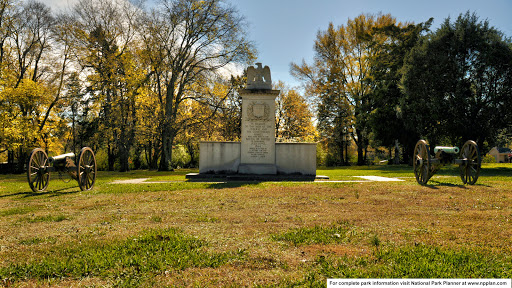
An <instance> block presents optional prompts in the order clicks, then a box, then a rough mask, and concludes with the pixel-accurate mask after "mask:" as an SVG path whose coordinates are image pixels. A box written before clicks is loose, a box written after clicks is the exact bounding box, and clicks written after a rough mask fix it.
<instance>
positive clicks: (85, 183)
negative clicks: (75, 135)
mask: <svg viewBox="0 0 512 288" xmlns="http://www.w3.org/2000/svg"><path fill="white" fill-rule="evenodd" d="M77 171H78V175H77V180H78V185H79V186H80V190H82V191H86V190H91V189H92V187H93V186H94V182H96V158H95V157H94V152H92V149H91V148H89V147H84V148H82V150H80V154H79V155H78V167H77Z"/></svg>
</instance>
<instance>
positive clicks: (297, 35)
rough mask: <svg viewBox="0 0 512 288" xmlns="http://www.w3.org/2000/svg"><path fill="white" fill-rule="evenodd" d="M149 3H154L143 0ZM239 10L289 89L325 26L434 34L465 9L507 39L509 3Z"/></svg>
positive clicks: (404, 1)
mask: <svg viewBox="0 0 512 288" xmlns="http://www.w3.org/2000/svg"><path fill="white" fill-rule="evenodd" d="M42 1H43V2H45V3H47V4H49V5H51V6H52V7H53V8H57V9H58V8H66V7H69V5H70V4H72V3H74V2H75V1H76V0H42ZM147 1H148V4H150V3H152V2H154V1H157V0H147ZM225 1H229V2H231V3H233V4H234V5H235V6H236V7H238V9H239V11H240V13H241V14H242V15H244V16H245V17H246V19H247V21H248V22H249V25H250V26H249V35H248V37H249V38H250V39H251V40H252V41H254V43H255V44H256V47H257V49H258V52H259V53H258V62H262V63H263V64H264V65H268V66H269V67H270V69H271V71H272V80H273V81H277V80H281V81H284V82H285V83H286V84H288V85H290V86H297V85H299V84H300V83H299V82H297V80H295V79H294V78H293V77H292V76H291V75H290V73H289V70H290V63H292V62H295V63H300V62H302V59H305V60H306V62H308V63H311V62H312V60H313V56H314V51H313V45H314V41H315V39H316V35H317V32H318V31H319V30H325V29H326V28H327V26H328V25H329V22H333V23H334V25H335V26H339V25H342V24H343V25H344V24H346V23H347V21H348V19H353V18H355V17H357V16H358V15H360V14H362V13H371V14H377V13H379V12H382V13H383V14H387V13H389V14H391V15H392V16H393V17H395V18H396V19H397V20H398V21H399V22H414V23H420V22H425V21H427V20H428V19H429V18H430V17H433V18H434V23H433V26H432V27H431V28H432V29H433V30H435V29H436V28H438V27H439V25H440V23H442V22H443V21H444V20H445V19H446V18H448V17H450V18H451V19H455V18H457V17H458V16H459V15H460V14H461V13H465V12H466V11H470V12H475V13H476V14H477V15H478V16H479V17H480V20H486V19H487V20H488V21H489V23H490V24H491V25H492V26H494V27H496V28H497V29H498V30H501V31H502V32H503V33H505V35H507V36H508V37H512V0H422V1H417V0H314V1H313V0H225Z"/></svg>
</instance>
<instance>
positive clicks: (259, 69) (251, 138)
mask: <svg viewBox="0 0 512 288" xmlns="http://www.w3.org/2000/svg"><path fill="white" fill-rule="evenodd" d="M238 92H239V93H240V96H241V97H242V127H241V128H242V135H241V139H240V140H241V141H240V142H215V141H203V142H201V143H200V145H199V174H194V175H192V174H189V175H190V176H189V175H187V177H188V178H196V177H198V178H201V177H209V176H208V175H214V176H215V175H217V176H222V175H224V176H226V175H227V176H226V177H237V176H236V175H245V176H243V177H246V176H249V178H250V177H251V176H250V175H255V176H253V177H255V178H256V176H257V175H266V176H269V177H272V175H276V174H277V175H278V176H275V177H280V176H279V175H284V176H283V177H285V178H286V177H290V175H297V176H307V177H310V176H313V179H314V176H315V175H316V143H276V141H275V99H276V97H277V96H278V95H279V93H280V91H279V90H272V80H271V75H270V68H269V67H268V66H265V67H263V66H262V65H261V63H256V67H252V66H251V67H248V68H247V85H246V88H245V89H241V90H239V91H238ZM287 175H288V176H287Z"/></svg>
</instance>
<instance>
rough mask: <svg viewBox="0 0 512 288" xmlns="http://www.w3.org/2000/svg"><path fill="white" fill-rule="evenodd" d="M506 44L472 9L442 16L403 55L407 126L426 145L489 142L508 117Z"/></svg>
mask: <svg viewBox="0 0 512 288" xmlns="http://www.w3.org/2000/svg"><path fill="white" fill-rule="evenodd" d="M511 48H512V47H511V42H510V39H509V38H506V37H505V36H504V35H503V33H501V32H500V31H498V30H496V29H495V28H493V27H491V26H490V25H489V23H488V21H483V22H481V21H479V19H478V17H477V16H476V15H475V14H470V13H469V12H467V13H466V14H464V15H462V14H461V15H460V16H459V17H458V18H457V19H456V20H455V21H454V22H451V21H450V19H446V20H445V21H444V23H443V24H442V25H441V27H440V28H439V29H438V30H437V31H436V32H434V33H431V34H430V35H429V37H428V38H426V39H425V40H424V41H422V43H421V44H420V45H418V46H417V47H416V48H414V49H413V50H412V52H411V53H410V55H409V57H408V58H407V59H406V62H405V66H404V71H405V72H404V75H403V79H402V85H403V89H404V94H405V97H404V98H403V100H402V113H403V117H404V121H405V123H406V125H407V128H408V129H411V130H413V131H415V132H416V133H417V134H418V135H421V136H422V137H425V138H427V139H428V140H429V141H430V143H431V145H436V144H439V143H440V142H444V141H447V142H450V143H447V144H453V145H461V144H462V143H463V141H466V140H468V139H472V140H476V141H477V143H478V144H479V145H480V146H482V144H483V143H484V142H488V143H493V142H494V140H495V137H496V135H497V133H498V132H499V131H500V129H502V128H504V127H506V126H507V124H509V123H510V121H511V113H510V107H512V106H511V105H512V103H511V102H512V98H511V97H510V95H512V49H511ZM442 144H445V143H442Z"/></svg>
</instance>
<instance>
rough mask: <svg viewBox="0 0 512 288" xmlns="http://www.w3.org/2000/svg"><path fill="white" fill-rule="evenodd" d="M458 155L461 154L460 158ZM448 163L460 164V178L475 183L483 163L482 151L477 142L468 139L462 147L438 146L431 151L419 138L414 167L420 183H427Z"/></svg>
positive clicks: (465, 182)
mask: <svg viewBox="0 0 512 288" xmlns="http://www.w3.org/2000/svg"><path fill="white" fill-rule="evenodd" d="M432 152H433V153H432ZM459 152H460V154H459ZM457 155H459V157H458V158H457ZM447 164H456V165H459V169H460V178H461V179H462V182H463V183H464V184H469V185H473V184H475V183H476V180H477V179H478V175H479V174H480V165H481V158H480V152H479V150H478V145H477V144H476V142H475V141H472V140H468V141H466V143H464V145H463V146H462V149H459V148H458V147H445V146H436V147H435V148H434V149H433V151H430V149H429V146H428V144H427V142H426V141H425V140H419V141H418V142H417V143H416V146H415V147H414V156H413V167H414V176H416V181H418V183H419V184H421V185H425V184H427V182H428V180H429V179H430V178H431V177H432V176H433V175H434V174H435V173H437V171H439V169H441V167H443V166H444V165H447Z"/></svg>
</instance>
